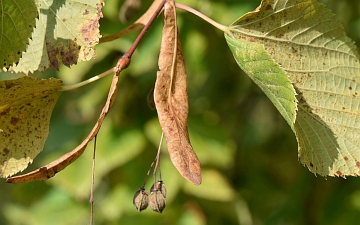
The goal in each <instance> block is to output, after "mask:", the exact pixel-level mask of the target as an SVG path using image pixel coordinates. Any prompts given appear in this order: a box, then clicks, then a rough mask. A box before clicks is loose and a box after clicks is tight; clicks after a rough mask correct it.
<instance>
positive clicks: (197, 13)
mask: <svg viewBox="0 0 360 225" xmlns="http://www.w3.org/2000/svg"><path fill="white" fill-rule="evenodd" d="M175 5H176V8H179V9H183V10H186V11H188V12H190V13H192V14H194V15H196V16H198V17H200V18H201V19H203V20H205V21H206V22H208V23H210V24H211V25H213V26H214V27H216V28H218V29H219V30H222V31H224V32H225V30H226V29H227V26H225V25H222V24H220V23H218V22H215V21H214V20H212V19H210V18H209V17H207V16H205V15H204V14H202V13H201V12H199V11H196V10H195V9H193V8H191V7H189V6H187V5H183V4H180V3H176V4H175Z"/></svg>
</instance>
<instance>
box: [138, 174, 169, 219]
mask: <svg viewBox="0 0 360 225" xmlns="http://www.w3.org/2000/svg"><path fill="white" fill-rule="evenodd" d="M165 198H166V188H165V184H164V183H163V181H162V180H159V181H157V182H156V183H155V185H154V184H153V185H152V186H151V188H150V196H149V193H148V192H147V191H146V190H145V189H144V187H141V188H140V189H139V190H138V191H137V192H136V193H135V196H134V199H133V203H134V206H135V208H136V209H137V211H139V212H141V211H142V210H144V209H146V208H147V207H148V206H149V205H150V208H151V209H152V210H153V211H155V212H158V213H161V212H162V211H163V210H164V208H165V206H166V201H165Z"/></svg>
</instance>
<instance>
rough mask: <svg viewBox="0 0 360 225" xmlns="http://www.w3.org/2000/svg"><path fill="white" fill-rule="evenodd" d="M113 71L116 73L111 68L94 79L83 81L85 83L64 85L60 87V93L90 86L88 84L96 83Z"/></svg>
mask: <svg viewBox="0 0 360 225" xmlns="http://www.w3.org/2000/svg"><path fill="white" fill-rule="evenodd" d="M115 71H116V67H113V68H111V69H109V70H107V71H105V72H103V73H101V74H99V75H96V76H94V77H92V78H90V79H88V80H85V81H82V82H80V83H77V84H73V85H65V86H63V87H62V91H71V90H74V89H76V88H79V87H82V86H85V85H87V84H90V83H92V82H94V81H97V80H99V79H101V78H103V77H105V76H106V75H109V74H110V73H113V72H115Z"/></svg>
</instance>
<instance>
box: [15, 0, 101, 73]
mask: <svg viewBox="0 0 360 225" xmlns="http://www.w3.org/2000/svg"><path fill="white" fill-rule="evenodd" d="M103 4H104V3H103V0H78V1H75V0H57V1H53V0H38V2H37V7H38V12H39V19H37V20H36V28H35V29H34V32H33V33H32V36H31V40H30V42H29V45H28V47H27V50H26V52H25V53H23V55H22V57H21V59H20V61H19V63H18V64H17V65H14V66H13V67H11V68H10V69H9V70H10V71H14V72H24V73H28V72H31V73H32V72H34V71H37V70H39V71H44V70H46V69H48V68H52V69H59V66H60V65H61V64H64V65H66V66H68V67H70V66H71V65H73V64H76V63H77V62H80V61H87V60H90V59H92V58H95V50H94V46H95V45H96V44H97V43H98V42H99V38H100V33H99V19H100V18H101V17H102V13H101V8H102V6H103Z"/></svg>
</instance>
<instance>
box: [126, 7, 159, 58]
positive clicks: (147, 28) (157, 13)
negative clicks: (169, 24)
mask: <svg viewBox="0 0 360 225" xmlns="http://www.w3.org/2000/svg"><path fill="white" fill-rule="evenodd" d="M165 2H166V0H163V1H162V2H161V3H160V5H159V7H158V8H157V9H156V10H155V12H154V14H153V15H152V16H151V18H150V20H149V22H148V23H147V24H146V25H145V27H144V28H143V29H142V30H141V32H140V34H139V35H138V36H137V38H136V40H135V41H134V43H133V44H132V46H131V47H130V49H129V50H128V51H127V52H126V53H125V54H126V55H128V56H129V58H131V56H132V54H133V53H134V51H135V49H136V48H137V46H138V45H139V43H140V41H141V40H142V39H143V37H144V35H145V33H146V32H147V31H148V30H149V28H150V26H151V24H152V23H153V22H154V20H155V19H156V17H157V16H158V15H159V13H160V12H161V10H162V8H163V7H164V5H165Z"/></svg>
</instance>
